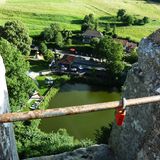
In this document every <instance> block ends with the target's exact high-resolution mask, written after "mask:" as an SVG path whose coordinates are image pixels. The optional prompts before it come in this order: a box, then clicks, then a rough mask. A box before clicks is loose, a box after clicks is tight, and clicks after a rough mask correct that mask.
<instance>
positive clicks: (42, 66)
mask: <svg viewBox="0 0 160 160" xmlns="http://www.w3.org/2000/svg"><path fill="white" fill-rule="evenodd" d="M29 63H30V70H31V71H34V72H39V71H42V70H46V69H49V67H48V62H46V61H44V60H29Z"/></svg>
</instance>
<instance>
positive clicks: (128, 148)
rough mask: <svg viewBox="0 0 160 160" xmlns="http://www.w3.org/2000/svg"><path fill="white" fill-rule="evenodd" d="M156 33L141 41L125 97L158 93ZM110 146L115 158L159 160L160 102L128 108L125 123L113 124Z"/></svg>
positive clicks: (159, 67)
mask: <svg viewBox="0 0 160 160" xmlns="http://www.w3.org/2000/svg"><path fill="white" fill-rule="evenodd" d="M158 34H159V31H157V32H155V33H153V34H152V35H150V36H149V37H148V38H144V39H142V41H141V42H140V44H139V47H138V63H136V64H134V65H133V67H132V69H131V70H130V71H129V73H128V76H127V79H126V82H125V84H124V87H123V93H124V96H125V97H126V98H136V97H137V98H138V97H143V96H152V95H156V94H159V93H160V45H159V43H157V39H155V38H157V36H158ZM159 38H160V36H159ZM110 146H111V148H112V149H113V150H114V153H115V156H116V159H118V160H135V159H137V160H160V104H158V103H157V104H147V105H141V106H136V107H133V108H127V116H126V119H125V123H124V125H123V126H122V127H117V126H116V125H114V126H113V130H112V133H111V137H110Z"/></svg>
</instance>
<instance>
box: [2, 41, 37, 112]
mask: <svg viewBox="0 0 160 160" xmlns="http://www.w3.org/2000/svg"><path fill="white" fill-rule="evenodd" d="M0 55H1V56H2V58H3V60H4V64H5V68H6V80H7V87H8V92H9V101H10V106H11V110H12V111H17V110H19V109H20V108H21V107H22V106H23V105H24V104H25V103H26V101H27V100H28V99H29V94H30V93H31V92H32V91H33V89H34V88H35V85H34V83H33V81H32V80H31V79H30V78H29V77H28V76H27V71H28V70H29V64H28V63H27V62H26V61H25V59H24V56H23V55H22V54H21V52H20V51H19V50H17V49H16V48H15V47H14V46H13V45H12V44H10V43H9V42H8V41H7V40H5V39H1V41H0Z"/></svg>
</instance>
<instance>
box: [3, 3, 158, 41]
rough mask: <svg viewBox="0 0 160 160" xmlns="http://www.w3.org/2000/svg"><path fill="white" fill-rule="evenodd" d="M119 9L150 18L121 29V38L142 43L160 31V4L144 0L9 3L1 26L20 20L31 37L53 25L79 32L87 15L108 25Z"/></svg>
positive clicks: (4, 8)
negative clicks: (143, 38) (136, 24)
mask: <svg viewBox="0 0 160 160" xmlns="http://www.w3.org/2000/svg"><path fill="white" fill-rule="evenodd" d="M120 8H124V9H126V10H127V13H129V14H131V15H136V16H137V17H144V16H148V17H149V18H150V19H151V22H150V23H149V24H147V25H145V26H129V27H118V28H117V33H118V34H119V35H120V36H123V37H131V38H132V39H134V40H136V41H139V40H140V39H141V38H142V37H144V36H147V35H148V34H150V33H151V32H152V31H154V30H155V29H157V28H159V25H160V5H158V4H151V3H147V2H145V1H143V0H45V1H44V0H34V1H33V0H6V3H5V4H0V24H4V23H5V22H6V21H8V20H13V19H19V20H21V21H22V22H23V23H25V24H26V26H27V27H28V28H29V32H30V34H31V35H37V34H39V33H40V32H41V31H42V30H43V28H45V27H47V26H48V25H49V24H50V23H52V22H57V23H61V25H62V27H63V28H66V29H71V30H79V29H80V24H79V20H81V19H82V18H83V17H84V15H86V14H89V13H93V14H94V15H95V17H96V18H98V19H99V22H100V24H101V23H103V24H105V23H106V22H107V20H109V17H111V16H115V15H116V12H117V10H118V9H120ZM100 29H101V30H102V29H103V27H101V28H100Z"/></svg>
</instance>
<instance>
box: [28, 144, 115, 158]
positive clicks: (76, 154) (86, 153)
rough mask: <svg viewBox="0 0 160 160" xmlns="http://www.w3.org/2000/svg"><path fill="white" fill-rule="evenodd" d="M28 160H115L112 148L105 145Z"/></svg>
mask: <svg viewBox="0 0 160 160" xmlns="http://www.w3.org/2000/svg"><path fill="white" fill-rule="evenodd" d="M26 160H114V156H113V153H112V151H111V150H110V148H109V147H108V146H107V145H105V144H101V145H93V146H90V147H88V148H79V149H76V150H74V151H72V152H65V153H61V154H57V155H52V156H44V157H36V158H29V159H26Z"/></svg>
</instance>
